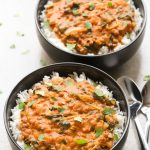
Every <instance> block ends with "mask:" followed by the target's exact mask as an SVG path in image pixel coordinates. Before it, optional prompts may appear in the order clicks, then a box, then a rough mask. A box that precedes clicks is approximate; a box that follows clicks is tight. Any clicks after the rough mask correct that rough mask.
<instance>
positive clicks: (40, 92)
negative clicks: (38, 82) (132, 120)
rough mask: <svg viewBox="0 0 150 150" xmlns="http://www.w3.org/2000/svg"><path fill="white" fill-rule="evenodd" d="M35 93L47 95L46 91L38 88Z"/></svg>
mask: <svg viewBox="0 0 150 150" xmlns="http://www.w3.org/2000/svg"><path fill="white" fill-rule="evenodd" d="M35 94H37V95H40V96H45V92H44V91H42V90H36V91H35Z"/></svg>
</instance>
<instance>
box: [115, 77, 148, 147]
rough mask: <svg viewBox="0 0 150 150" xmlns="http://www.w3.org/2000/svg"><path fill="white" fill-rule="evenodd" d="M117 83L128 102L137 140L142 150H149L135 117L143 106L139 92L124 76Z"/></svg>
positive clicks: (130, 80) (134, 84)
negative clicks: (137, 136)
mask: <svg viewBox="0 0 150 150" xmlns="http://www.w3.org/2000/svg"><path fill="white" fill-rule="evenodd" d="M117 82H118V83H119V85H120V86H121V88H122V90H123V91H124V93H125V96H126V98H127V99H128V100H129V103H130V111H131V118H132V119H133V121H134V123H135V126H136V129H137V132H138V135H139V139H140V142H141V146H142V150H149V146H148V144H147V141H146V138H145V135H144V133H143V131H142V127H141V124H140V121H139V119H138V117H137V114H138V113H139V110H140V109H141V107H142V105H143V99H142V95H141V93H140V90H139V89H138V86H137V85H136V83H135V82H134V81H133V80H132V79H130V78H128V77H126V76H123V77H120V78H119V79H118V80H117Z"/></svg>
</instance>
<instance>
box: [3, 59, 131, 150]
mask: <svg viewBox="0 0 150 150" xmlns="http://www.w3.org/2000/svg"><path fill="white" fill-rule="evenodd" d="M53 71H55V72H59V74H60V75H61V76H67V75H68V74H72V73H73V72H77V73H78V74H81V73H82V72H84V73H85V75H86V76H87V77H89V78H91V79H92V80H94V81H101V82H102V83H103V84H104V85H106V86H108V88H109V90H111V91H113V95H114V98H116V99H117V100H118V101H119V102H120V108H121V111H123V112H124V114H125V116H126V120H125V125H124V127H125V128H124V132H123V134H122V136H121V138H120V140H119V141H118V142H117V143H116V144H115V145H114V146H113V148H112V150H118V149H121V148H122V146H123V145H124V143H125V141H126V137H127V134H128V127H129V122H130V110H129V105H128V102H127V100H126V98H125V96H124V94H123V91H122V90H121V88H120V86H119V85H118V84H117V83H116V81H115V80H114V79H113V78H112V77H111V76H109V75H108V74H106V73H105V72H103V71H102V70H99V69H97V68H95V67H92V66H89V65H84V64H79V63H70V62H68V63H58V64H53V65H50V66H46V67H44V68H41V69H38V70H36V71H34V72H32V73H31V74H29V75H27V76H26V77H25V78H23V79H22V80H21V81H20V82H19V83H18V84H17V85H16V87H15V88H14V89H13V91H12V92H11V94H10V96H9V98H8V100H7V102H6V104H5V109H4V123H5V128H6V131H7V134H8V138H9V141H10V143H11V146H12V148H13V150H18V149H19V150H22V149H21V148H20V146H19V145H18V144H17V143H16V141H15V139H14V138H13V136H12V133H11V130H10V116H11V115H12V113H11V109H12V108H14V107H15V106H16V98H17V93H19V92H20V91H23V90H25V89H30V88H31V87H32V85H33V84H35V83H37V82H39V81H41V80H42V79H43V77H44V76H45V75H50V74H51V73H52V72H53Z"/></svg>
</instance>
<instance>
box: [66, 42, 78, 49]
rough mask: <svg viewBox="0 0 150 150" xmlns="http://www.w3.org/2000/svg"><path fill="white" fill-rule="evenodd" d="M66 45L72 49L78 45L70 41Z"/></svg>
mask: <svg viewBox="0 0 150 150" xmlns="http://www.w3.org/2000/svg"><path fill="white" fill-rule="evenodd" d="M66 46H67V48H68V49H69V50H72V49H74V48H75V47H76V44H69V43H67V44H66Z"/></svg>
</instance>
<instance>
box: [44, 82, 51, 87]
mask: <svg viewBox="0 0 150 150" xmlns="http://www.w3.org/2000/svg"><path fill="white" fill-rule="evenodd" d="M44 83H45V84H46V85H47V86H48V87H51V86H52V83H51V82H44Z"/></svg>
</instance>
